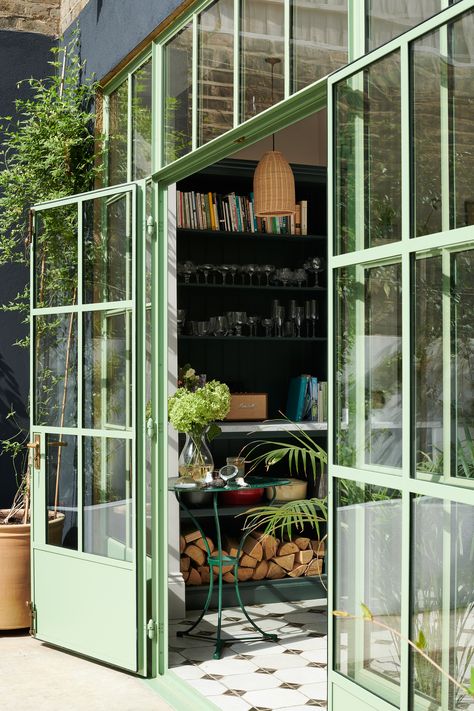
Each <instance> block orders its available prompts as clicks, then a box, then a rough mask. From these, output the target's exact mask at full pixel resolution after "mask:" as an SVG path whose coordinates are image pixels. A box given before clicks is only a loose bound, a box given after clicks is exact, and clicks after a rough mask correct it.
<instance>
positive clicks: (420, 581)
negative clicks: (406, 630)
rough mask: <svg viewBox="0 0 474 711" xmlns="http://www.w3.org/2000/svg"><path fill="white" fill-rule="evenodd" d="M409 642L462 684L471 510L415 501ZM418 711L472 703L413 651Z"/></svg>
mask: <svg viewBox="0 0 474 711" xmlns="http://www.w3.org/2000/svg"><path fill="white" fill-rule="evenodd" d="M413 525H414V543H413V557H412V564H411V571H412V590H413V593H412V605H411V609H412V629H411V639H413V640H414V641H415V642H416V643H418V644H420V646H421V648H422V649H423V651H424V652H425V653H426V654H427V655H428V656H429V657H430V658H431V659H433V661H435V662H436V663H437V664H439V665H440V666H442V667H443V668H444V669H445V670H446V671H449V673H450V674H451V675H452V676H453V677H454V678H455V679H456V680H457V681H458V682H459V683H460V684H462V685H464V686H469V684H470V679H471V669H472V662H473V649H474V634H473V620H474V591H473V586H472V562H473V561H472V541H473V536H474V509H473V507H472V506H467V505H466V504H456V503H449V502H447V501H442V500H440V499H435V498H432V497H427V496H419V497H417V498H415V499H414V501H413ZM411 657H412V659H411V662H412V663H411V674H412V685H413V688H412V693H413V694H414V697H415V698H414V706H413V708H414V709H415V710H416V711H422V709H428V708H429V709H430V710H431V711H437V710H438V709H439V710H440V711H441V709H446V710H449V711H461V709H463V710H466V711H468V710H469V711H472V709H474V700H473V699H472V697H471V696H469V695H468V694H466V693H463V691H462V690H461V689H459V688H458V687H456V686H455V685H454V684H452V683H451V682H450V681H449V680H448V679H447V678H446V676H445V675H443V674H441V673H440V672H439V671H438V670H437V669H435V668H434V667H433V666H432V665H431V664H430V663H429V662H428V661H427V660H425V659H424V658H423V657H422V656H421V655H419V654H417V653H415V652H414V651H413V650H411Z"/></svg>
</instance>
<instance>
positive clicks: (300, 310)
mask: <svg viewBox="0 0 474 711" xmlns="http://www.w3.org/2000/svg"><path fill="white" fill-rule="evenodd" d="M303 321H304V306H297V307H296V320H295V323H296V337H297V338H301V326H302V325H303Z"/></svg>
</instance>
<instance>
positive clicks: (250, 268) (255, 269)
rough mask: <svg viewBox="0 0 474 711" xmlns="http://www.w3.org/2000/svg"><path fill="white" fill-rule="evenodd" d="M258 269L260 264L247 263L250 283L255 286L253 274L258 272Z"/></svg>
mask: <svg viewBox="0 0 474 711" xmlns="http://www.w3.org/2000/svg"><path fill="white" fill-rule="evenodd" d="M258 269H259V267H258V264H247V265H246V270H247V274H248V275H249V284H250V286H253V285H254V283H253V275H254V274H256V273H257V272H258Z"/></svg>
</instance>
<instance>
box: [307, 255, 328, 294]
mask: <svg viewBox="0 0 474 711" xmlns="http://www.w3.org/2000/svg"><path fill="white" fill-rule="evenodd" d="M303 267H304V268H305V269H306V271H307V272H310V273H312V274H314V284H313V286H315V287H317V286H319V272H320V271H322V270H323V268H324V259H322V258H321V257H311V258H310V259H308V260H307V261H306V262H305V263H304V265H303Z"/></svg>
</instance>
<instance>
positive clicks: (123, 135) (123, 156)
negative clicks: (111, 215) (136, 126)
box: [107, 81, 128, 185]
mask: <svg viewBox="0 0 474 711" xmlns="http://www.w3.org/2000/svg"><path fill="white" fill-rule="evenodd" d="M108 113H109V127H108V151H107V156H108V184H109V185H119V184H120V183H126V182H127V178H128V174H127V144H128V130H127V128H128V81H124V82H123V84H120V86H119V87H118V88H117V89H116V90H115V91H113V92H112V93H111V94H110V96H109V112H108Z"/></svg>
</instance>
